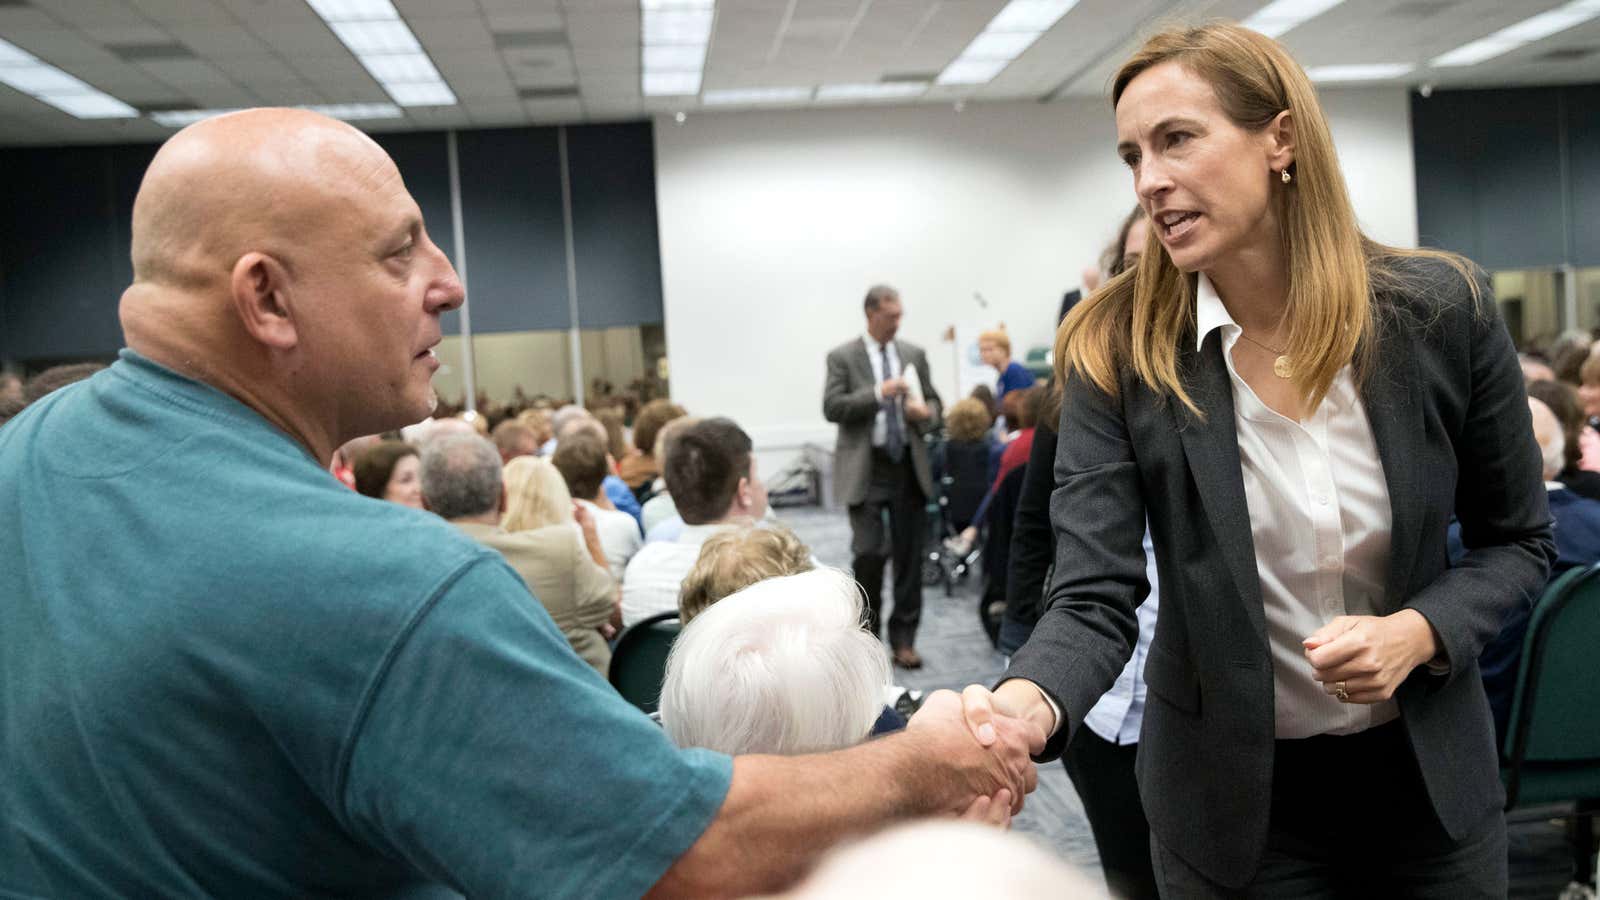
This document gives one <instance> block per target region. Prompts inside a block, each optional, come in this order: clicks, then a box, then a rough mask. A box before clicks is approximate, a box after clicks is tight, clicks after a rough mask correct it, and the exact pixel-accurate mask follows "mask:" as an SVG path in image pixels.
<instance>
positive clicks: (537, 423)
mask: <svg viewBox="0 0 1600 900" xmlns="http://www.w3.org/2000/svg"><path fill="white" fill-rule="evenodd" d="M516 421H517V424H518V425H521V426H522V427H524V428H526V429H528V430H529V431H531V432H533V440H534V446H535V449H534V451H533V452H534V455H535V456H549V455H550V454H549V453H548V452H546V450H545V446H546V445H547V444H552V443H553V442H554V441H555V438H556V433H555V430H554V429H552V428H551V427H550V411H549V410H548V409H537V408H536V409H525V410H523V411H522V412H520V413H518V414H517V419H516Z"/></svg>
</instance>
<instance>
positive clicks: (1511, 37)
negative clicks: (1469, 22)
mask: <svg viewBox="0 0 1600 900" xmlns="http://www.w3.org/2000/svg"><path fill="white" fill-rule="evenodd" d="M1596 17H1600V0H1574V2H1572V3H1567V4H1565V5H1563V6H1558V7H1556V8H1555V9H1552V10H1549V11H1548V12H1542V13H1540V14H1538V15H1537V16H1531V17H1529V18H1526V19H1523V20H1522V21H1521V22H1516V23H1514V24H1511V25H1507V26H1506V27H1504V28H1502V29H1500V30H1499V31H1496V32H1495V33H1494V34H1491V35H1489V36H1487V37H1482V38H1479V39H1477V40H1475V41H1473V42H1471V43H1469V44H1463V45H1461V46H1460V47H1457V48H1456V49H1454V50H1451V51H1450V52H1449V53H1446V54H1444V55H1442V56H1437V57H1435V58H1434V60H1433V62H1432V63H1430V65H1432V66H1435V67H1438V68H1447V67H1451V66H1474V65H1477V64H1478V63H1481V62H1484V61H1485V60H1490V59H1494V58H1495V57H1497V56H1502V55H1504V54H1506V53H1510V52H1511V51H1512V50H1515V49H1517V48H1518V47H1522V46H1525V45H1527V44H1531V43H1533V42H1534V41H1542V40H1544V39H1545V38H1547V37H1549V36H1551V35H1553V34H1559V33H1561V32H1563V31H1566V30H1567V29H1569V28H1572V27H1574V26H1577V25H1582V24H1583V23H1584V22H1587V21H1589V20H1590V19H1593V18H1596Z"/></svg>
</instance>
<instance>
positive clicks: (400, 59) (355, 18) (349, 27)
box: [306, 0, 456, 106]
mask: <svg viewBox="0 0 1600 900" xmlns="http://www.w3.org/2000/svg"><path fill="white" fill-rule="evenodd" d="M306 2H307V3H308V4H309V5H310V6H311V9H312V10H313V11H314V12H316V14H317V15H319V16H321V17H322V18H323V21H325V22H327V23H328V27H329V28H331V29H333V33H334V34H335V35H337V36H338V38H339V40H341V41H343V42H344V45H345V46H346V47H348V48H349V49H350V52H351V53H354V54H355V55H356V59H358V60H360V61H361V64H362V65H363V66H365V67H366V69H367V71H368V72H370V73H371V74H372V77H373V78H374V79H375V80H376V81H377V82H378V83H379V84H381V85H383V89H384V90H385V91H388V93H389V97H390V99H392V100H394V102H396V103H398V104H400V105H401V106H452V105H454V104H455V102H456V95H455V92H454V91H452V90H450V86H449V85H448V84H445V81H444V78H443V77H441V76H440V75H439V70H438V69H437V68H436V67H435V66H434V64H433V60H432V59H430V58H429V57H428V54H427V53H425V52H424V51H423V49H422V44H421V43H419V42H418V41H417V36H416V35H415V34H412V32H411V27H410V26H409V25H407V24H406V23H405V22H404V21H402V20H401V18H400V14H399V13H398V12H396V11H395V8H394V6H393V4H392V3H390V0H306Z"/></svg>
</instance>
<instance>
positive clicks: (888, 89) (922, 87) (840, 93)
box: [817, 81, 928, 101]
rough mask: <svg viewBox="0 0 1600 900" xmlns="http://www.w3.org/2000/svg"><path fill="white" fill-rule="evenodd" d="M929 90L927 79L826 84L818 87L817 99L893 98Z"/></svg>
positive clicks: (913, 95)
mask: <svg viewBox="0 0 1600 900" xmlns="http://www.w3.org/2000/svg"><path fill="white" fill-rule="evenodd" d="M927 90H928V83H927V82H926V81H891V82H871V83H868V84H825V85H823V86H822V87H819V88H817V99H818V100H819V101H828V100H891V99H901V98H906V97H917V96H920V95H921V94H923V93H925V92H926V91H927Z"/></svg>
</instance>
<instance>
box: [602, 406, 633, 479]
mask: <svg viewBox="0 0 1600 900" xmlns="http://www.w3.org/2000/svg"><path fill="white" fill-rule="evenodd" d="M594 418H595V421H596V422H599V423H600V427H601V428H604V429H605V430H606V451H607V452H608V453H610V454H611V461H612V463H613V469H615V468H616V467H617V465H620V463H621V461H622V460H624V459H627V458H628V457H629V456H631V455H632V454H633V444H631V443H629V442H628V428H627V425H626V423H625V420H624V419H623V416H622V407H620V406H608V407H605V408H603V409H600V410H598V411H596V412H595V414H594Z"/></svg>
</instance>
